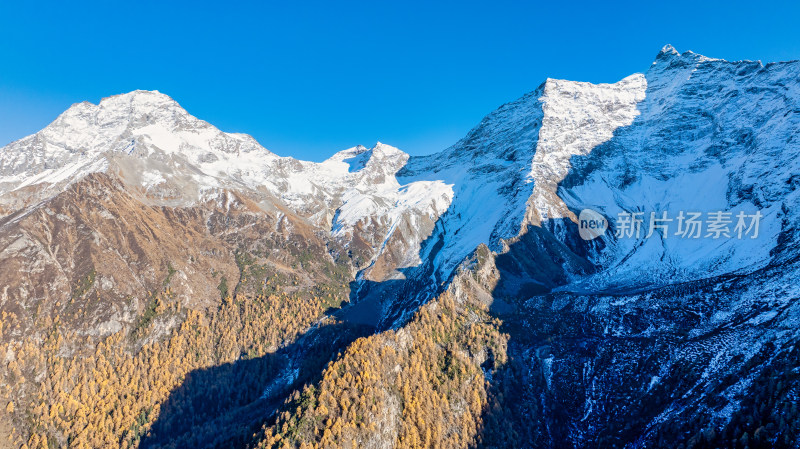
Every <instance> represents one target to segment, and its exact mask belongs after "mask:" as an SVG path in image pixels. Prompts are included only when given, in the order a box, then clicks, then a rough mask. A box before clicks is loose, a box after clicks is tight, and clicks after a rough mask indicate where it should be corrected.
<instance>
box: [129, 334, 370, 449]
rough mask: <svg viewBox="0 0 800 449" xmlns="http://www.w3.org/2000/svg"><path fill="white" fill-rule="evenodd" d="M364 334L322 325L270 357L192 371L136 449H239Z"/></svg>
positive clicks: (172, 394) (163, 406) (265, 356)
mask: <svg viewBox="0 0 800 449" xmlns="http://www.w3.org/2000/svg"><path fill="white" fill-rule="evenodd" d="M369 333H371V328H370V327H367V326H363V325H359V324H349V323H341V322H340V323H334V324H331V323H324V322H323V323H321V324H319V325H317V326H315V327H312V328H311V329H309V330H308V331H307V332H306V333H305V334H303V335H302V336H300V337H298V338H297V340H295V341H294V342H293V343H291V344H289V345H287V346H284V347H282V348H280V349H279V350H277V351H276V352H274V353H270V354H267V355H264V356H262V357H257V358H252V359H244V358H243V359H240V360H237V361H235V362H232V363H226V364H222V365H219V366H213V367H209V368H204V369H198V370H195V371H193V372H191V373H190V374H188V375H187V376H186V379H185V380H184V382H183V383H182V384H181V386H179V387H178V388H176V389H175V390H174V391H172V392H171V393H170V395H169V398H168V399H167V400H166V401H165V402H164V403H163V404H162V406H161V410H160V414H159V417H158V419H157V420H156V422H155V423H154V424H153V426H152V427H151V430H150V431H149V432H148V433H147V435H145V436H144V437H143V438H142V439H141V441H140V443H139V446H138V447H140V448H142V449H145V448H174V449H179V448H221V447H225V448H227V447H244V446H246V445H247V444H248V443H250V442H251V439H252V435H253V434H254V433H255V432H256V431H258V430H259V429H260V428H261V426H262V425H264V424H265V423H269V422H270V421H271V420H273V419H274V417H275V416H274V415H275V411H276V410H277V409H278V408H279V407H280V406H281V405H282V404H283V402H284V400H285V399H286V398H287V397H288V395H289V393H291V392H292V391H294V390H295V389H297V388H301V387H302V386H303V385H304V384H313V383H315V382H317V381H318V380H319V378H320V376H321V374H322V372H323V370H324V368H325V365H326V364H327V363H328V361H330V360H331V359H332V358H333V357H335V356H336V354H337V353H338V351H339V350H342V349H344V348H346V347H347V346H348V345H349V344H350V343H352V342H353V341H355V340H356V339H357V338H358V337H361V336H364V335H368V334H369Z"/></svg>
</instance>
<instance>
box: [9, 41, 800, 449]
mask: <svg viewBox="0 0 800 449" xmlns="http://www.w3.org/2000/svg"><path fill="white" fill-rule="evenodd" d="M799 135H800V62H798V61H794V62H785V63H770V64H762V63H761V62H752V61H739V62H728V61H723V60H717V59H711V58H707V57H704V56H701V55H698V54H695V53H692V52H685V53H683V54H681V53H679V52H677V51H676V50H675V49H674V48H672V47H671V46H667V47H665V48H664V49H662V50H661V52H660V53H659V54H658V56H657V57H656V60H655V62H654V63H653V64H652V66H651V67H650V68H649V70H647V71H646V73H643V74H634V75H631V76H629V77H626V78H624V79H622V80H620V81H619V82H616V83H612V84H590V83H584V82H574V81H565V80H554V79H548V80H546V81H545V82H544V83H542V84H541V85H540V86H539V87H538V88H537V89H535V90H534V91H532V92H531V93H529V94H527V95H525V96H523V97H522V98H520V99H518V100H516V101H513V102H511V103H508V104H505V105H503V106H501V107H500V108H498V109H497V110H496V111H494V112H492V113H491V114H489V115H487V116H486V117H485V118H484V119H483V120H482V121H481V122H480V123H479V124H478V125H477V126H476V127H475V128H473V129H472V130H471V131H470V132H469V133H468V134H467V135H466V136H465V137H464V138H463V139H461V140H460V141H459V142H457V143H456V144H454V145H453V146H451V147H449V148H447V149H444V150H442V151H441V152H439V153H436V154H432V155H427V156H410V155H408V154H406V153H404V152H403V151H401V150H400V149H397V148H394V147H392V146H389V145H385V144H382V143H377V144H376V145H375V146H374V147H372V148H367V147H364V146H356V147H353V148H349V149H346V150H343V151H340V152H338V153H335V154H333V156H331V157H330V158H329V159H327V160H325V161H323V162H318V163H317V162H308V161H301V160H297V159H294V158H291V157H282V156H278V155H276V154H274V153H272V152H270V151H268V150H267V149H265V148H264V147H262V146H261V145H260V144H259V143H257V142H256V141H255V140H254V139H253V138H252V137H250V136H247V135H243V134H229V133H225V132H222V131H220V130H218V129H217V128H215V127H214V126H212V125H211V124H209V123H206V122H204V121H202V120H200V119H197V118H195V117H193V116H191V115H190V114H189V113H188V112H186V111H185V110H183V109H182V108H181V107H180V106H179V105H178V104H177V103H176V102H175V101H173V100H172V99H171V98H169V97H168V96H166V95H164V94H161V93H158V92H147V91H136V92H132V93H128V94H124V95H118V96H115V97H109V98H106V99H103V100H102V101H101V102H100V103H99V104H97V105H93V104H90V103H80V104H76V105H74V106H72V107H71V108H70V109H69V110H67V111H66V112H64V113H63V114H62V115H61V116H59V117H58V118H57V119H56V120H55V121H54V122H53V123H51V124H50V125H49V126H48V127H46V128H45V129H43V130H42V131H40V132H38V133H36V134H34V135H32V136H28V137H26V138H24V139H21V140H19V141H16V142H13V143H11V144H9V145H7V146H6V147H4V148H2V149H0V277H3V278H4V279H5V280H6V281H7V282H6V285H5V286H4V287H3V289H2V291H0V295H1V296H0V309H2V310H3V312H4V313H5V311H6V310H7V309H8V310H13V311H14V313H16V314H17V315H18V316H21V317H22V318H23V319H21V320H20V322H33V321H35V319H36V317H37V316H39V314H40V313H45V314H46V313H47V312H48V310H61V309H59V307H61V308H62V309H63V308H65V307H66V306H64V305H63V304H72V303H74V301H75V299H76V298H80V297H81V296H82V295H85V294H86V293H87V291H90V290H91V289H92V288H94V289H96V290H97V291H98V292H100V291H101V290H102V292H103V294H104V295H106V297H110V298H112V297H113V298H114V299H109V300H107V301H99V294H98V296H97V298H98V303H97V304H95V305H94V306H92V307H95V309H93V310H95V311H96V313H95V314H94V315H92V316H89V317H88V318H87V317H83V318H81V319H82V320H84V321H81V326H86V327H89V328H90V330H88V331H86V332H85V333H86V334H89V335H95V336H105V335H109V334H111V333H113V332H116V331H119V330H120V329H125V326H134V325H135V323H137V318H136V317H137V316H139V315H141V314H142V313H143V312H142V311H143V310H144V307H145V305H144V304H145V303H144V301H145V299H141V298H139V297H138V296H137V294H138V293H137V292H138V291H139V290H142V291H144V290H143V289H145V288H146V289H152V288H154V287H153V286H156V287H158V288H161V287H160V286H166V285H167V284H168V283H170V282H172V284H169V285H170V288H171V289H172V290H173V291H174V292H176V294H177V297H178V298H179V302H181V303H182V304H184V305H186V306H187V307H190V308H196V309H201V308H203V307H210V306H211V305H214V304H216V302H217V301H219V297H220V294H221V295H222V296H223V297H224V296H225V295H227V294H230V293H239V292H242V291H248V290H247V289H248V288H249V289H251V290H252V291H253V292H260V293H263V292H264V291H265V289H267V285H269V284H268V282H277V280H280V281H281V282H285V284H286V285H287V286H290V287H289V289H291V290H292V291H304V292H308V293H309V294H312V293H313V296H314V298H315V300H316V299H319V297H321V296H323V292H322V291H321V290H316V287H317V285H318V284H321V283H322V281H320V279H323V280H325V282H328V281H330V280H331V279H334V280H335V282H336V283H337V286H339V285H341V284H344V285H346V286H347V288H348V289H347V292H348V295H349V300H350V301H349V302H350V304H349V305H346V306H345V307H342V309H341V310H338V309H337V307H338V305H340V304H327V303H326V305H327V306H328V307H331V308H332V309H337V310H332V311H331V313H332V314H336V316H337V318H341V319H344V320H352V321H353V322H358V323H367V324H369V325H371V326H373V327H374V328H377V329H380V330H383V329H387V328H394V329H399V328H402V326H403V325H404V324H405V323H407V322H408V320H410V319H411V318H412V316H413V315H414V313H415V312H416V311H417V310H418V309H419V307H420V306H421V305H422V304H424V303H426V302H427V301H429V300H431V299H432V298H434V297H436V296H437V295H438V294H440V293H442V292H444V291H448V292H455V293H454V295H455V297H456V298H462V297H464V296H468V295H476V293H474V292H475V291H479V292H480V294H479V295H478V296H480V298H481V301H483V302H485V303H486V305H487V306H488V307H490V308H492V309H491V310H494V311H495V312H496V313H497V314H499V315H501V316H503V318H504V319H507V320H508V322H510V323H512V324H513V325H512V326H510V327H509V329H510V330H509V333H511V334H512V335H511V343H510V344H509V354H512V355H513V356H514V357H515V360H516V361H515V362H513V363H517V364H518V368H519V370H518V371H517V372H518V373H523V374H521V376H522V377H523V378H525V379H527V380H530V382H529V385H526V386H523V387H520V388H521V389H522V390H523V392H522V393H521V394H520V397H523V398H524V400H523V402H522V403H523V405H524V407H523V408H526V407H527V408H528V409H533V408H542V409H543V410H545V412H543V414H542V415H541V420H542V421H541V422H539V421H536V423H537V425H541V426H542V428H546V429H548V430H547V431H548V432H550V433H549V436H548V437H547V438H549V440H548V441H549V446H548V447H565V446H564V445H565V444H566V445H570V446H574V447H586V442H587V441H592V439H593V438H595V437H599V436H603V435H606V434H613V438H622V437H619V435H622V434H623V433H624V432H622V431H620V432H617V431H616V430H614V429H616V427H614V426H616V425H617V424H619V422H621V421H620V420H627V419H628V418H630V416H629V414H630V413H632V412H631V407H632V406H631V405H630V404H629V403H628V397H636V398H638V399H637V400H639V401H640V402H642V403H652V406H649V408H647V407H645V406H642V405H641V403H637V404H636V405H635V407H640V406H641V407H640V409H636V410H637V414H636V416H635V419H636V420H639V421H636V423H637V424H635V426H639V427H636V429H635V431H631V432H632V433H631V435H627V434H625V435H626V436H625V437H624V438H627V439H626V440H625V441H623V442H622V443H624V444H622V443H620V444H619V446H624V445H625V444H627V446H626V447H644V446H646V444H645V441H649V440H647V439H648V438H651V437H653V435H657V434H659V432H662V431H663V429H664V427H663V426H666V425H667V424H665V423H669V422H670V420H673V422H674V420H676V419H679V418H680V417H681V416H682V415H681V414H690V415H691V416H693V417H698V416H699V417H702V419H703V420H705V421H703V422H706V423H712V424H714V425H718V424H720V423H725V422H728V421H730V420H731V419H732V418H731V417H732V416H733V415H734V414H735V412H736V410H739V405H740V403H741V401H742V395H743V392H746V391H747V390H748V388H750V387H751V386H752V385H753V384H754V382H756V380H757V379H758V378H759V377H758V376H762V375H765V374H764V373H766V372H767V371H768V369H769V367H770V366H772V365H770V363H773V362H774V360H778V359H779V358H780V357H781V356H782V354H783V355H785V354H787V353H789V352H790V351H791V348H793V345H794V344H795V342H797V341H798V333H797V330H796V323H797V322H798V319H800V311H798V310H797V307H796V306H795V304H796V303H797V302H796V299H797V298H798V295H800V291H798V289H797V288H796V287H795V286H796V285H797V281H798V278H800V266H798V261H799V260H800V254H798V251H797V249H796V248H798V243H800V242H798V241H797V235H798V234H797V226H796V223H797V222H798V219H800V217H798V213H797V212H795V211H794V208H793V206H794V204H796V203H797V201H798V193H797V187H798V186H799V185H800V178H798V176H799V175H798V173H800V140H798V139H799V138H798V136H799ZM585 209H591V210H592V211H594V213H595V215H593V216H594V217H600V218H602V219H605V220H607V222H608V229H607V231H606V232H605V233H601V235H600V236H599V237H597V238H595V239H592V240H583V239H581V238H580V237H579V235H581V234H580V230H579V226H580V225H581V220H580V217H581V216H582V213H581V212H582V211H584V210H585ZM740 212H741V213H744V214H746V215H747V216H748V217H752V216H754V215H756V214H758V216H759V218H760V221H759V227H758V232H757V235H755V229H753V228H748V231H753V235H752V238H751V235H745V236H744V238H742V237H741V236H737V235H736V234H737V231H736V229H735V226H737V225H738V223H737V213H740ZM651 213H653V214H654V215H653V217H663V219H664V221H663V222H661V224H662V225H663V226H664V228H659V229H653V231H655V232H650V230H649V229H648V225H649V224H651V223H652V222H653V219H652V218H651ZM715 213H725V214H729V215H727V216H726V217H727V219H728V220H729V221H728V222H726V223H725V224H726V225H727V227H726V229H727V233H725V234H724V235H722V236H721V235H719V233H717V235H716V236H713V235H712V234H713V232H711V228H710V227H709V226H711V225H710V224H709V220H710V218H709V217H712V216H713V214H715ZM632 214H640V215H639V216H640V217H641V219H642V223H641V226H642V229H641V231H640V232H639V233H635V234H634V233H629V234H628V235H626V234H625V232H624V231H625V223H624V221H623V219H624V217H625V216H628V217H632V216H634V215H632ZM662 214H665V215H662ZM689 214H698V216H699V217H702V218H703V219H704V220H705V221H704V222H703V226H704V227H703V228H702V230H701V231H700V232H698V234H697V235H696V236H693V237H690V238H686V235H685V234H684V235H683V236H681V235H680V230H679V222H680V224H683V221H681V220H683V217H685V216H687V215H689ZM678 217H682V218H678ZM718 224H719V223H718ZM187 242H188V243H187ZM487 248H488V251H487V250H486V249H487ZM487 254H488V256H487ZM249 255H254V256H252V257H253V260H256V259H257V260H259V261H260V262H259V263H262V262H263V263H262V264H261V265H259V269H258V270H255V269H252V266H255V265H253V264H254V262H252V261H251V260H250V259H248V257H250V256H249ZM256 265H257V264H256ZM476 267H479V268H476ZM251 269H252V271H248V270H251ZM269 270H272V271H269ZM470 270H476V272H472V271H470ZM162 272H168V273H170V274H168V275H167V276H166V280H164V279H162V278H163V276H162ZM267 272H270V273H273V276H272V277H267V276H266V275H265V273H267ZM20 273H21V274H20ZM86 273H89V275H87V274H86ZM176 273H177V274H176ZM343 273H344V274H343ZM465 273H466V274H465ZM486 273H489V274H486ZM86 276H89V277H90V278H91V283H89V284H88V285H89V290H86V291H84V290H82V289H81V288H79V287H80V286H81V285H83V283H84V281H83V279H84V278H85V277H86ZM160 276H161V277H160ZM173 276H174V277H173ZM259 276H260V278H257V279H256V281H257V282H256V284H254V286H253V285H249V284H248V279H250V278H252V277H259ZM262 278H263V279H262ZM87 279H88V278H87ZM95 279H96V281H95ZM486 279H490V281H487V280H486ZM250 281H252V279H250ZM229 282H230V285H229V284H228V283H229ZM76 285H77V286H78V287H76ZM229 287H230V288H229ZM337 288H338V287H337ZM470 289H471V290H470ZM231 290H233V291H231ZM467 291H469V292H468V293H465V292H467ZM76 292H77V293H80V294H77V293H76ZM331 296H332V295H331ZM334 305H336V306H337V307H334ZM87 307H88V306H87ZM320 307H321V306H320ZM81 310H82V309H81ZM320 310H322V309H320ZM26 320H27V321H26ZM160 325H161V327H160V328H159V332H161V333H162V334H164V333H166V332H168V331H169V330H170V329H172V328H174V327H175V326H177V325H178V324H177V318H175V320H174V321H169V320H167V319H166V318H165V319H164V321H163V322H160ZM32 326H33V325H31V327H32ZM520 329H522V330H520ZM17 333H18V334H19V335H22V334H23V333H24V332H23V330H20V331H17ZM157 337H158V332H155V331H154V332H153V336H151V337H148V338H151V340H155V339H157ZM310 340H313V338H310ZM770 345H771V346H770ZM304 350H305V349H301V350H299V351H301V352H302V351H304ZM470 351H471V349H470ZM481 351H483V350H481ZM482 353H483V352H482ZM756 359H758V363H759V364H758V365H757V366H756V367H755V368H754V367H753V366H751V365H752V364H756V362H751V361H752V360H756ZM682 365H690V366H691V370H692V371H691V372H689V373H685V372H683V371H681V370H682V369H683V368H680V367H681V366H682ZM515 366H516V365H515ZM515 369H516V368H515ZM748 370H749V371H748ZM487 372H488V371H487ZM284 377H286V378H293V377H292V376H291V375H286V376H284ZM734 377H737V378H739V379H740V381H738V382H737V383H733V382H732V380H731V379H732V378H734ZM282 378H283V377H282ZM620 378H626V379H629V380H628V381H626V382H627V383H625V382H623V383H624V386H623V387H620V386H619V385H618V384H619V382H620ZM668 379H670V380H671V381H672V382H673V384H671V385H672V386H674V390H675V395H677V396H675V397H679V398H678V399H675V398H673V397H672V396H670V395H668V394H666V393H664V390H663V388H665V387H663V386H662V385H661V383H665V382H667V380H668ZM540 387H541V388H542V389H543V390H542V391H539V390H536V388H540ZM620 389H624V391H625V395H627V396H625V397H623V395H622V393H619V392H620V391H621V390H620ZM793 394H794V393H793ZM714 395H717V396H718V398H717V399H714V400H712V399H710V397H711V396H714ZM573 396H574V397H573ZM719 398H722V399H719ZM526 401H527V402H526ZM635 407H634V408H635ZM645 408H646V410H644V409H645ZM548 413H549V414H548ZM626 417H627V418H626ZM615 420H616V421H615ZM726 420H727V421H726ZM632 426H633V424H632ZM551 429H558V430H560V431H562V433H561V434H560V435H556V434H555V433H554V431H553V432H551ZM609 429H612V430H614V431H613V432H612V430H609ZM617 430H618V429H617ZM604 432H605V433H604ZM615 432H616V433H615ZM626 432H627V430H626ZM545 446H547V445H545Z"/></svg>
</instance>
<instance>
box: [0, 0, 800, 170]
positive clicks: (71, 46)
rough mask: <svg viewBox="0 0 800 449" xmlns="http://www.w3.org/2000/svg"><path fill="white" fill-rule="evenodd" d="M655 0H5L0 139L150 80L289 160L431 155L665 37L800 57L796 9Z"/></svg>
mask: <svg viewBox="0 0 800 449" xmlns="http://www.w3.org/2000/svg"><path fill="white" fill-rule="evenodd" d="M167 3H169V4H168V5H167ZM646 3H648V2H641V1H638V2H598V1H591V2H585V3H581V2H572V3H570V2H557V1H549V2H544V3H533V2H531V3H522V2H505V1H502V0H493V1H491V2H469V1H461V2H440V3H436V4H435V5H433V4H429V2H418V3H415V2H396V3H383V2H374V1H373V2H363V3H356V2H347V1H338V2H279V3H277V2H276V3H268V2H253V3H248V2H215V3H205V2H202V1H194V2H185V3H181V2H149V1H142V2H135V3H134V2H130V5H124V4H123V3H122V2H108V1H104V2H97V3H93V2H81V3H80V4H78V2H53V3H42V2H36V3H34V2H3V3H2V4H0V145H5V144H6V143H8V142H11V141H13V140H16V139H18V138H21V137H24V136H26V135H28V134H31V133H34V132H36V131H38V130H39V129H41V128H43V127H44V126H46V125H47V124H48V123H49V122H50V121H52V120H53V119H54V118H55V117H56V116H58V114H59V113H60V112H62V111H63V110H65V109H66V108H68V107H69V106H70V104H72V103H75V102H79V101H84V100H88V101H91V102H93V103H96V102H98V101H99V100H100V99H101V98H103V97H106V96H109V95H114V94H119V93H123V92H128V91H131V90H135V89H155V90H159V91H161V92H164V93H166V94H168V95H170V96H172V97H173V98H174V99H175V100H177V101H178V102H179V103H180V104H181V105H182V106H183V107H184V108H186V109H187V110H188V111H189V112H190V113H192V114H194V115H195V116H197V117H200V118H202V119H205V120H207V121H209V122H211V123H212V124H214V125H216V126H217V127H219V128H220V129H222V130H223V131H230V132H245V133H248V134H251V135H253V136H254V137H255V138H256V139H257V140H258V141H259V142H260V143H261V144H262V145H264V146H265V147H267V148H269V149H270V150H272V151H274V152H276V153H278V154H280V155H291V156H295V157H300V158H303V159H311V160H322V159H325V158H326V157H327V156H329V155H330V154H332V153H334V152H335V151H338V150H341V149H344V148H347V147H351V146H354V145H356V144H363V145H368V146H369V145H372V144H374V143H375V142H376V141H378V140H379V141H381V142H384V143H388V144H392V145H395V146H397V147H399V148H401V149H403V150H405V151H407V152H409V153H411V154H426V153H430V152H434V151H438V150H440V149H443V148H445V147H447V146H449V145H450V144H452V143H454V142H455V141H457V140H458V139H459V138H460V137H462V136H463V135H464V134H466V132H467V131H468V130H469V129H470V128H472V127H473V126H475V125H476V124H477V123H478V122H479V121H480V119H481V118H482V117H483V116H484V115H486V114H488V113H489V112H491V111H492V110H493V109H495V108H496V107H497V106H499V105H501V104H503V103H505V102H508V101H512V100H514V99H516V98H518V97H520V96H521V95H523V94H524V93H526V92H529V91H531V90H533V89H535V88H536V87H537V86H538V85H539V84H541V82H542V81H544V79H545V78H547V77H552V78H566V79H572V80H579V81H590V82H614V81H617V80H619V79H621V78H623V77H625V76H627V75H629V74H631V73H634V72H643V71H645V70H647V68H648V66H649V65H650V63H651V62H652V60H653V58H654V57H655V55H656V53H657V52H658V50H659V49H660V48H661V47H662V46H663V45H665V44H667V43H670V44H672V45H674V46H675V47H676V48H677V49H678V50H679V51H681V52H682V51H685V50H693V51H695V52H698V53H702V54H705V55H707V56H711V57H717V58H725V59H735V60H739V59H760V60H763V61H774V60H789V59H800V33H798V32H797V23H800V20H799V19H800V4H797V3H795V4H792V3H790V2H785V3H771V4H759V5H756V4H755V2H698V1H693V2H671V4H670V5H669V6H667V5H666V4H665V3H664V2H658V6H649V5H647V4H646ZM652 4H653V5H656V2H652Z"/></svg>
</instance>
